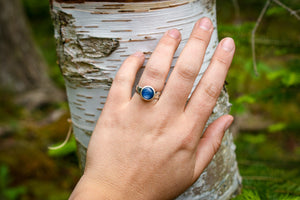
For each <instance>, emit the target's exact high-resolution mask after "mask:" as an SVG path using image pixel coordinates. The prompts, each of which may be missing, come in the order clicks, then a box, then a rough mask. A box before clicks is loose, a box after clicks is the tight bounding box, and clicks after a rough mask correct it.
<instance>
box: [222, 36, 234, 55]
mask: <svg viewBox="0 0 300 200" xmlns="http://www.w3.org/2000/svg"><path fill="white" fill-rule="evenodd" d="M222 48H223V49H224V50H225V51H227V52H230V51H232V50H233V48H234V41H233V39H232V38H225V39H224V40H223V42H222Z"/></svg>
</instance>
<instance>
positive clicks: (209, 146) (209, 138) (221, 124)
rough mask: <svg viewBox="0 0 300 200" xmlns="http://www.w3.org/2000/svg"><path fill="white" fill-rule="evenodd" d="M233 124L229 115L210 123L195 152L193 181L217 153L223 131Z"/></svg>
mask: <svg viewBox="0 0 300 200" xmlns="http://www.w3.org/2000/svg"><path fill="white" fill-rule="evenodd" d="M232 122H233V117H232V116H231V115H223V116H221V117H219V118H218V119H216V120H215V121H214V122H213V123H211V124H210V125H209V126H208V127H207V129H206V130H205V132H204V134H203V136H202V138H201V139H200V141H199V144H198V147H197V152H196V163H195V170H194V172H195V173H194V178H195V179H194V180H195V181H196V180H197V179H198V178H199V176H200V175H201V173H202V172H203V170H204V169H205V168H206V166H207V165H208V164H209V163H210V161H211V160H212V158H213V157H214V155H215V154H216V153H217V151H218V149H219V147H220V145H221V143H222V139H223V136H224V133H225V131H226V130H227V129H228V128H229V126H230V125H231V124H232Z"/></svg>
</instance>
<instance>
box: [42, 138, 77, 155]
mask: <svg viewBox="0 0 300 200" xmlns="http://www.w3.org/2000/svg"><path fill="white" fill-rule="evenodd" d="M57 145H60V143H58V144H55V145H53V146H54V147H55V146H57ZM74 152H76V140H75V137H71V139H70V141H68V142H67V143H66V144H65V145H64V146H62V147H61V148H59V149H49V150H48V155H49V156H53V157H63V156H66V155H68V154H71V153H74Z"/></svg>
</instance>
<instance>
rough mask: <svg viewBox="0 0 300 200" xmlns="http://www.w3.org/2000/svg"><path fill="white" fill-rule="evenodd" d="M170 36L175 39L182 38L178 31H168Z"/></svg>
mask: <svg viewBox="0 0 300 200" xmlns="http://www.w3.org/2000/svg"><path fill="white" fill-rule="evenodd" d="M168 35H169V36H170V37H172V38H174V39H179V38H180V32H179V31H178V30H177V29H171V30H169V31H168Z"/></svg>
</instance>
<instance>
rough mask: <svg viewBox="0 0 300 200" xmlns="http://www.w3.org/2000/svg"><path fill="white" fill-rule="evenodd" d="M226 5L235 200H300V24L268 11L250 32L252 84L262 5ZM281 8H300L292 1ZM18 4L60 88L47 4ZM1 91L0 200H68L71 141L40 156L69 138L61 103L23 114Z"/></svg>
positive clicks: (223, 28) (223, 20) (74, 169)
mask: <svg viewBox="0 0 300 200" xmlns="http://www.w3.org/2000/svg"><path fill="white" fill-rule="evenodd" d="M232 2H233V1H230V0H218V1H217V8H218V9H217V13H218V30H219V37H220V38H222V37H226V36H230V37H233V38H234V39H235V41H236V46H237V51H236V56H235V58H234V61H233V65H232V67H231V69H230V72H229V76H228V79H227V82H228V85H227V89H228V91H229V93H230V97H231V102H232V103H233V107H232V114H233V115H235V117H236V119H240V120H237V121H238V122H237V123H236V124H235V125H234V126H235V130H236V131H235V135H236V136H235V143H236V145H237V149H236V154H237V160H238V165H239V169H240V173H241V175H242V177H243V190H242V193H241V195H239V196H238V197H236V198H235V199H236V200H252V199H253V200H260V199H261V200H268V199H270V200H272V199H282V200H292V199H293V200H296V199H300V147H299V143H300V137H299V133H300V115H299V113H300V106H299V102H300V57H299V55H300V54H299V53H300V29H299V28H297V27H299V26H300V22H299V21H298V20H296V19H295V18H294V17H293V16H291V15H290V13H288V12H287V11H286V10H284V9H282V8H280V7H279V6H277V5H276V4H274V3H273V4H272V5H271V7H270V8H269V10H268V11H267V13H266V15H265V17H264V18H263V20H262V23H261V25H260V26H259V28H258V30H257V37H256V53H257V64H258V72H259V74H260V75H259V76H258V77H256V76H255V73H254V71H253V68H252V57H251V43H250V38H251V30H252V29H253V27H254V25H255V21H256V19H257V17H258V15H259V12H260V10H261V9H262V7H263V5H264V3H265V1H260V0H247V1H238V2H239V6H240V12H239V15H238V13H237V12H235V10H234V7H233V4H232ZM282 2H283V3H285V4H287V5H289V6H290V7H291V8H293V9H295V10H299V9H300V4H299V1H298V0H283V1H282ZM23 5H24V8H25V11H26V14H27V17H28V24H29V26H30V28H31V30H32V35H33V38H34V40H35V42H36V43H37V46H38V48H39V50H40V52H41V55H42V56H43V57H44V58H45V60H46V61H47V63H48V65H49V76H50V77H51V78H52V79H53V80H54V82H55V83H56V85H57V86H58V87H59V88H61V89H63V88H64V82H63V79H62V77H61V75H60V71H59V68H58V66H57V64H56V53H55V41H54V39H53V31H52V29H53V28H52V24H51V19H50V16H49V7H48V1H47V0H23ZM298 13H299V12H298ZM0 92H1V96H2V97H5V98H0V105H1V106H0V200H2V199H3V200H17V199H21V200H29V199H30V200H40V199H44V200H52V199H53V200H60V199H61V200H63V199H67V198H68V196H69V194H70V192H71V191H72V188H73V187H74V185H75V184H76V182H77V180H78V179H79V177H80V171H79V169H78V163H77V162H78V161H77V156H76V150H75V149H76V148H75V142H74V139H71V140H70V142H69V143H68V144H67V145H66V146H65V147H64V148H62V149H60V150H58V151H49V150H48V149H47V147H48V146H53V145H56V144H59V143H60V142H62V141H63V140H64V138H65V136H66V134H67V132H68V129H69V126H70V124H69V123H68V118H69V114H68V106H67V103H66V102H61V103H59V104H55V105H47V106H43V107H40V108H38V109H35V110H33V111H28V110H26V109H25V108H22V107H20V106H17V105H16V104H14V103H13V102H14V97H13V95H12V94H11V93H10V92H8V91H0ZM245 115H246V116H250V117H249V118H247V117H242V116H245ZM253 116H259V120H257V121H258V122H259V123H258V122H257V123H256V122H255V120H253V118H255V117H253ZM254 122H255V123H254ZM249 124H250V126H249ZM247 125H248V126H247Z"/></svg>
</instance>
